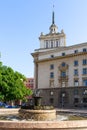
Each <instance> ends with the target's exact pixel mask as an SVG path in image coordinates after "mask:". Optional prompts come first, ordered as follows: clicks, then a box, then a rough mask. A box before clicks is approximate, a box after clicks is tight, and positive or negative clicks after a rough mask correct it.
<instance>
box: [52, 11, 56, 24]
mask: <svg viewBox="0 0 87 130" xmlns="http://www.w3.org/2000/svg"><path fill="white" fill-rule="evenodd" d="M52 24H55V21H54V11H53V13H52Z"/></svg>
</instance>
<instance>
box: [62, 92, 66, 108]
mask: <svg viewBox="0 0 87 130" xmlns="http://www.w3.org/2000/svg"><path fill="white" fill-rule="evenodd" d="M64 97H65V93H62V108H63V107H64Z"/></svg>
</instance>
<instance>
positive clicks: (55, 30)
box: [49, 5, 58, 33]
mask: <svg viewBox="0 0 87 130" xmlns="http://www.w3.org/2000/svg"><path fill="white" fill-rule="evenodd" d="M49 29H50V33H57V31H58V27H57V26H56V25H55V17H54V5H53V12H52V24H51V26H50V28H49Z"/></svg>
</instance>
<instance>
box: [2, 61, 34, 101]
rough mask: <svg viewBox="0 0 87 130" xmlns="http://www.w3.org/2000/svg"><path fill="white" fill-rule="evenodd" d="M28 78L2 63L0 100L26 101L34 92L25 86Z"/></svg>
mask: <svg viewBox="0 0 87 130" xmlns="http://www.w3.org/2000/svg"><path fill="white" fill-rule="evenodd" d="M25 80H26V77H25V76H24V75H22V74H21V73H19V72H17V71H14V70H13V69H12V68H11V67H7V66H4V65H2V62H0V100H3V101H11V100H19V99H21V100H24V99H25V98H26V96H29V95H31V94H32V91H31V90H30V89H28V88H26V86H25V85H24V81H25Z"/></svg>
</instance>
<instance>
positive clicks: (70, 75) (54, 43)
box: [32, 12, 87, 107]
mask: <svg viewBox="0 0 87 130" xmlns="http://www.w3.org/2000/svg"><path fill="white" fill-rule="evenodd" d="M49 30H50V31H49V33H48V34H46V35H44V34H43V33H41V35H40V37H39V41H40V48H39V49H36V50H35V51H34V53H32V56H33V58H34V71H35V77H34V78H35V86H36V88H37V89H39V90H40V94H41V95H42V97H43V102H42V103H43V104H44V105H53V106H55V107H86V106H87V43H81V44H77V45H72V46H66V35H65V33H64V31H63V30H61V32H58V27H57V26H56V24H55V17H54V12H53V13H52V24H51V26H50V28H49Z"/></svg>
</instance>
